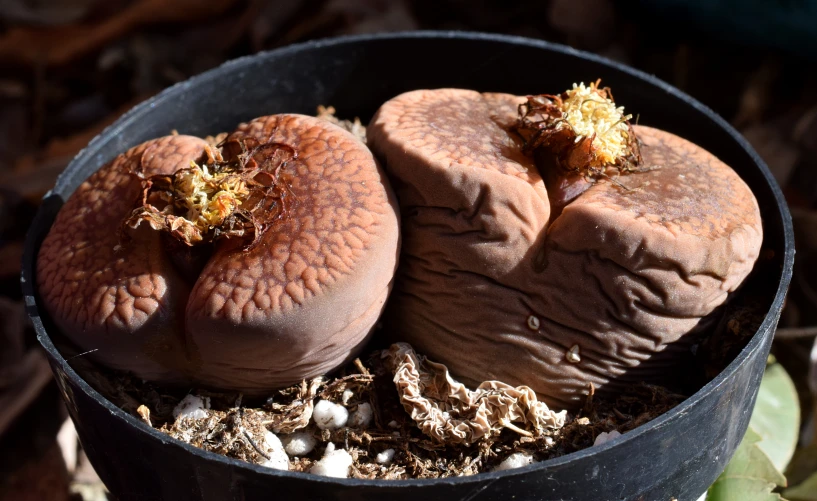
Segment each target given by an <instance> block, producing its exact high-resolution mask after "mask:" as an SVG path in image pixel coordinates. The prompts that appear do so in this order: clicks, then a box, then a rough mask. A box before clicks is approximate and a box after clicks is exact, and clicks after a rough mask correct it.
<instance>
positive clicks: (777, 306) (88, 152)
mask: <svg viewBox="0 0 817 501" xmlns="http://www.w3.org/2000/svg"><path fill="white" fill-rule="evenodd" d="M434 38H437V39H459V40H477V41H494V42H503V43H509V44H514V45H524V46H528V47H533V48H538V49H545V50H548V51H551V52H558V53H562V54H565V55H568V56H574V57H578V58H581V59H584V60H588V61H592V62H595V63H597V64H600V65H602V66H605V67H608V68H610V69H613V70H617V71H620V72H623V73H626V74H628V75H630V76H632V77H635V78H636V79H640V80H642V81H645V82H646V83H649V84H651V85H653V86H655V87H657V88H659V89H661V90H663V91H664V92H666V93H667V94H671V95H672V96H674V97H676V98H678V99H680V100H681V101H683V102H684V103H686V104H688V105H689V106H691V107H693V108H695V109H696V110H697V111H699V112H701V113H702V114H703V115H705V116H706V117H707V118H709V119H710V120H712V121H714V122H715V123H716V124H717V125H718V126H719V127H720V128H722V129H723V130H725V131H726V132H727V133H728V134H729V136H731V138H732V139H733V140H734V141H736V142H737V143H738V145H739V146H740V147H741V148H743V149H744V150H745V151H746V152H747V153H748V154H749V156H750V157H751V158H752V160H753V161H754V162H755V164H756V165H757V166H758V167H759V169H760V172H761V174H762V175H763V178H764V179H765V180H766V183H767V184H768V185H769V187H770V188H771V191H772V193H773V196H774V201H775V203H776V206H777V210H778V211H779V212H780V215H781V218H782V227H783V233H784V242H783V243H784V256H783V269H782V276H781V280H780V283H779V284H778V288H777V291H776V293H775V296H774V300H773V301H772V304H771V308H770V310H769V312H768V313H767V314H766V316H765V318H764V320H763V322H762V323H761V325H760V327H758V329H757V331H756V332H755V334H754V335H753V336H752V339H751V340H750V341H749V343H748V344H747V345H746V346H745V347H744V348H743V349H742V350H741V351H740V353H739V354H738V355H737V356H736V357H735V359H734V360H733V361H732V362H731V363H730V364H729V365H728V366H727V367H726V368H725V369H724V370H723V371H721V373H720V374H718V375H717V376H716V377H715V378H714V379H712V380H711V381H709V382H708V383H707V384H706V385H704V386H703V387H702V388H701V389H700V390H698V391H697V392H695V393H694V394H692V395H691V396H690V397H689V398H687V399H686V400H684V401H683V402H682V403H681V404H679V405H678V406H676V407H674V408H673V409H671V410H670V411H668V412H666V413H664V414H662V415H661V416H659V417H657V418H655V419H653V420H651V421H649V422H647V423H645V424H643V425H641V426H639V427H637V428H635V429H634V430H631V431H629V432H627V433H625V434H622V435H621V436H620V437H617V438H615V439H613V440H610V441H609V442H606V443H604V444H602V445H599V446H592V447H588V448H586V449H584V450H580V451H577V452H573V453H570V454H566V455H564V456H560V457H557V458H552V459H548V460H545V461H541V462H538V463H534V464H531V465H528V466H524V467H521V468H514V469H512V470H505V471H502V472H485V473H481V474H478V475H471V476H465V477H451V478H437V479H411V480H377V479H372V480H370V479H354V478H346V479H338V478H328V477H322V476H318V475H309V474H305V473H302V472H294V471H282V470H274V469H272V468H267V467H264V466H261V465H257V464H252V463H248V462H245V461H241V460H239V459H233V458H229V457H226V456H222V455H219V454H216V453H213V452H209V451H205V450H203V449H199V448H197V447H195V446H193V445H190V444H187V443H185V442H181V441H179V440H175V439H173V438H170V437H169V436H168V435H165V434H164V433H162V432H160V431H158V430H156V429H154V428H152V427H150V426H148V425H147V424H145V423H144V422H142V421H141V420H139V419H137V418H136V417H134V416H131V415H130V414H128V413H126V412H125V411H123V410H122V409H120V408H119V407H117V406H115V405H114V404H113V403H111V402H110V401H109V400H108V399H107V398H105V397H104V396H103V395H102V394H100V393H99V392H97V391H96V390H95V389H94V388H92V387H91V386H90V385H89V384H88V383H87V382H86V381H85V380H84V379H83V378H82V377H81V376H80V375H79V374H78V373H77V372H76V371H74V369H73V368H72V367H71V366H70V365H69V364H68V360H66V359H65V357H63V356H62V354H60V352H59V351H58V350H57V348H56V347H55V346H54V343H53V342H52V341H51V338H50V337H49V336H48V334H47V333H46V332H45V327H44V325H43V323H42V320H41V319H40V316H39V312H38V309H37V305H36V301H35V299H34V298H35V293H34V287H35V285H34V282H33V278H34V277H33V272H34V265H35V262H36V260H35V258H34V256H35V251H36V250H37V249H35V247H36V242H35V240H36V239H35V237H34V235H33V232H31V231H29V233H28V235H27V238H26V244H25V253H24V255H23V271H22V275H21V284H22V288H23V294H24V297H25V302H26V309H27V310H28V313H29V316H30V318H31V320H32V323H33V324H34V328H35V330H36V331H37V340H38V341H39V343H40V344H41V345H42V346H43V348H44V349H45V350H46V352H47V353H48V355H49V356H50V358H51V360H52V364H56V365H57V366H59V368H60V370H62V371H64V372H65V374H67V376H68V377H69V378H70V379H72V380H73V381H72V382H73V383H75V384H76V385H77V386H78V387H79V388H80V389H81V390H82V391H83V392H85V393H86V394H88V395H89V396H91V397H92V398H93V399H94V400H96V401H97V402H99V403H100V404H101V405H102V406H103V407H104V408H105V409H106V410H108V411H109V412H110V413H111V414H112V415H113V416H114V417H115V418H116V419H122V420H125V421H126V422H127V423H128V424H130V425H131V426H134V427H136V428H137V429H139V430H141V431H142V432H144V433H145V434H147V435H148V436H149V437H151V438H152V439H157V440H159V441H160V442H162V443H163V445H170V446H174V447H181V448H182V449H184V450H186V451H187V452H189V453H191V454H193V455H196V456H198V457H199V458H201V459H205V460H213V461H220V462H224V463H227V464H229V465H230V466H233V467H237V468H246V469H249V470H252V471H254V472H256V473H261V474H265V475H269V476H272V477H280V478H291V479H298V480H304V479H306V478H308V479H309V480H310V481H314V482H318V483H325V484H327V485H333V484H334V485H339V486H343V487H359V486H364V485H365V486H366V487H367V488H373V487H375V488H376V487H387V486H388V487H416V486H431V485H463V484H469V483H475V484H476V483H481V482H483V481H484V480H495V479H498V478H505V477H513V476H517V475H519V476H521V475H526V474H528V473H532V472H534V471H540V470H541V471H544V470H547V469H551V468H555V467H559V466H561V465H564V464H567V463H570V462H572V461H576V460H584V459H588V458H592V457H593V456H595V455H597V454H600V453H602V452H604V451H606V450H608V449H610V448H612V447H616V446H617V445H619V444H622V443H624V442H626V441H630V440H636V439H637V438H638V437H639V436H641V435H643V434H644V433H646V432H647V431H648V430H649V429H651V428H657V427H664V426H667V425H669V424H670V423H671V422H672V421H674V420H676V419H678V418H679V417H680V416H682V415H684V414H686V413H687V412H688V410H689V409H690V408H691V407H692V406H694V405H697V403H698V402H699V401H701V400H702V399H703V398H704V397H706V396H707V395H709V394H711V393H713V392H715V391H716V390H717V389H718V388H719V387H720V386H721V385H722V384H723V383H724V381H726V380H727V379H728V378H729V377H730V376H732V374H734V373H735V371H736V370H737V369H738V367H739V366H740V364H741V362H742V361H743V360H745V359H746V358H748V357H749V355H750V354H751V353H753V352H755V351H756V350H759V349H761V346H762V344H763V342H764V338H765V335H764V333H766V332H771V331H772V330H773V329H775V328H776V319H777V315H774V312H775V311H779V310H781V309H782V307H783V301H784V299H785V295H786V291H787V289H788V286H789V282H790V281H791V278H792V267H793V264H794V237H793V226H792V220H791V215H790V213H789V209H788V206H787V205H786V203H785V199H784V197H783V193H782V191H781V189H780V187H779V186H778V184H777V182H776V180H775V179H774V177H773V176H772V174H771V172H770V171H769V169H768V167H767V166H766V164H765V163H764V162H763V160H762V159H761V158H760V157H759V156H758V154H757V153H756V152H755V151H754V149H753V148H752V147H751V146H750V145H749V143H748V141H746V139H744V138H743V136H742V135H740V133H739V132H737V130H735V129H734V128H733V127H732V126H731V125H730V124H729V123H728V122H727V121H726V120H724V119H723V118H722V117H720V116H719V115H718V114H716V113H715V112H714V111H712V110H711V109H710V108H708V107H707V106H705V105H703V104H702V103H700V102H698V101H697V100H695V99H693V98H692V97H691V96H689V95H687V94H685V93H684V92H682V91H680V90H678V89H676V88H675V87H673V86H671V85H669V84H668V83H666V82H664V81H662V80H660V79H658V78H657V77H655V76H653V75H650V74H647V73H644V72H642V71H640V70H637V69H634V68H631V67H629V66H627V65H624V64H622V63H618V62H616V61H612V60H610V59H607V58H605V57H602V56H599V55H596V54H593V53H590V52H585V51H581V50H577V49H574V48H572V47H569V46H566V45H562V44H557V43H553V42H548V41H544V40H536V39H532V38H526V37H520V36H513V35H503V34H492V33H481V32H471V31H437V30H421V31H404V32H394V33H378V34H363V35H347V36H340V37H332V38H324V39H318V40H311V41H307V42H302V43H298V44H293V45H288V46H285V47H281V48H278V49H275V50H270V51H262V52H258V53H256V54H252V55H247V56H242V57H240V58H237V59H233V60H230V61H227V62H225V63H223V64H221V65H220V66H218V67H216V68H213V69H211V70H208V71H206V72H204V73H201V74H199V75H195V76H193V77H191V78H189V79H187V80H185V81H183V82H179V83H177V84H175V85H173V86H171V87H168V88H167V89H165V90H163V91H162V92H160V93H159V94H157V95H155V96H153V97H152V98H150V99H147V100H145V101H143V102H141V103H140V104H138V105H136V106H135V107H134V108H132V109H131V110H130V111H128V112H126V113H125V114H124V115H122V116H121V117H120V118H119V119H117V120H116V122H114V123H113V124H112V125H110V126H108V127H106V128H105V129H104V130H103V131H102V132H101V133H100V134H98V135H97V136H96V137H94V139H92V140H91V141H90V143H88V145H87V146H86V147H85V148H84V149H83V150H81V151H80V152H79V153H78V154H77V156H76V157H74V159H73V160H72V161H71V163H70V164H69V165H68V166H67V167H66V169H65V171H63V173H61V174H60V176H59V177H58V178H57V182H56V185H55V187H58V186H60V184H62V183H61V181H63V179H65V178H66V177H67V175H68V174H67V173H68V172H70V170H71V167H73V166H74V165H76V164H79V163H83V162H87V161H90V160H91V158H92V157H93V156H94V155H95V153H96V148H95V146H96V145H97V143H99V142H100V141H101V140H102V138H103V137H108V136H111V135H117V134H118V133H119V132H120V131H121V130H122V129H124V128H125V127H127V126H128V125H130V124H131V123H133V122H134V121H138V120H139V119H141V117H142V115H143V114H145V113H146V112H148V111H149V110H150V109H152V108H154V107H156V106H159V105H161V104H163V102H164V101H166V100H168V99H172V97H173V96H174V95H175V94H177V93H179V92H183V91H184V89H186V88H187V87H190V86H192V85H194V84H201V83H202V82H206V81H208V80H210V79H212V78H215V77H217V76H218V73H220V72H221V71H224V70H238V69H240V68H241V67H242V66H245V65H248V64H251V63H252V62H253V61H255V60H258V59H264V58H267V57H270V56H273V55H281V54H287V53H290V52H298V51H302V50H306V49H315V48H321V47H328V46H337V45H344V44H352V43H358V42H365V41H379V40H394V39H434ZM52 192H53V189H52V190H49V192H48V193H46V195H45V197H44V198H43V206H45V205H46V201H47V200H48V199H49V198H50V197H51V196H54V195H53V194H52ZM45 217H48V216H46V215H45V214H44V211H43V209H42V208H41V209H40V210H38V212H37V215H36V217H35V220H34V221H35V223H36V222H37V221H39V220H40V219H42V218H45ZM770 335H773V333H772V334H770ZM480 490H482V488H481V489H480Z"/></svg>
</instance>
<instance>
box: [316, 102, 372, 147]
mask: <svg viewBox="0 0 817 501" xmlns="http://www.w3.org/2000/svg"><path fill="white" fill-rule="evenodd" d="M316 116H317V117H318V118H320V119H322V120H326V121H327V122H330V123H333V124H335V125H337V126H338V127H340V128H341V129H343V130H346V131H349V132H351V133H352V134H353V135H354V136H355V137H356V138H358V139H360V141H361V142H362V143H364V144H365V143H366V126H365V125H363V124H362V123H360V118H358V117H355V119H354V120H341V119H339V118H337V117H336V116H335V108H334V107H333V106H318V114H317V115H316Z"/></svg>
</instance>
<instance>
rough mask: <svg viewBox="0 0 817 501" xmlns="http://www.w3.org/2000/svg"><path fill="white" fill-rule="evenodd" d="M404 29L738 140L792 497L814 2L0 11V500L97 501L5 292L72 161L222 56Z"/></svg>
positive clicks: (118, 2) (809, 334)
mask: <svg viewBox="0 0 817 501" xmlns="http://www.w3.org/2000/svg"><path fill="white" fill-rule="evenodd" d="M508 5H511V6H510V7H509V6H508ZM416 29H434V30H470V31H485V32H494V33H507V34H513V35H520V36H526V37H532V38H537V39H543V40H549V41H553V42H558V43H563V44H567V45H570V46H572V47H575V48H578V49H582V50H587V51H591V52H595V53H598V54H601V55H603V56H605V57H608V58H611V59H614V60H617V61H620V62H623V63H626V64H629V65H631V66H634V67H636V68H639V69H641V70H643V71H646V72H648V73H652V74H655V75H656V76H658V77H659V78H661V79H663V80H665V81H667V82H669V83H670V84H672V85H674V86H676V87H678V88H680V89H682V90H683V91H685V92H687V93H689V94H691V95H692V96H693V97H695V98H697V99H698V100H700V101H702V102H703V103H705V104H706V105H707V106H709V107H711V108H712V109H714V110H715V111H716V112H717V113H719V114H720V115H721V116H723V117H724V118H725V119H726V120H727V121H729V122H731V123H732V125H734V126H735V127H736V128H737V129H738V130H740V131H741V132H742V133H743V134H744V136H745V137H746V138H747V139H748V140H749V142H750V143H751V144H752V145H753V146H754V148H755V149H756V150H757V151H758V153H759V154H760V156H761V157H763V159H764V160H765V161H766V163H767V164H768V166H769V168H770V169H771V171H772V173H773V174H774V176H775V177H776V179H777V181H778V183H779V184H780V185H781V187H782V188H783V191H784V193H785V196H786V198H787V200H788V202H789V204H790V207H791V209H792V213H793V216H794V221H795V227H796V234H797V265H796V266H797V268H796V272H795V277H794V280H793V282H792V289H791V293H790V295H789V300H788V302H787V305H786V308H785V310H784V312H783V318H782V321H781V329H780V330H779V331H778V334H777V336H776V340H775V345H774V348H773V352H774V354H775V356H776V357H777V359H778V360H779V361H780V362H781V363H782V364H783V365H784V366H785V368H786V370H787V371H788V372H789V374H790V375H791V376H792V378H793V380H794V382H795V386H796V387H797V390H798V394H799V397H800V404H801V409H802V419H801V422H802V423H803V428H802V430H801V435H800V443H799V448H798V452H797V455H796V456H795V460H794V461H793V462H792V466H790V471H789V472H788V476H789V481H790V485H792V484H796V483H798V482H799V481H801V480H802V479H804V478H806V477H807V476H808V475H809V474H811V473H812V472H814V471H817V440H816V439H815V432H814V420H815V407H816V406H815V401H816V400H817V399H816V398H815V395H817V344H815V335H817V1H815V0H745V1H740V0H688V1H682V0H655V1H649V2H648V1H646V0H644V1H625V2H613V1H612V0H551V1H546V0H538V1H520V2H507V1H502V0H496V1H489V0H416V1H411V0H285V1H261V0H210V1H201V0H52V1H49V0H0V499H3V500H5V499H9V500H45V501H50V500H68V499H72V500H85V501H88V500H104V499H107V498H106V495H105V491H104V488H103V486H102V485H101V484H100V483H99V480H98V478H96V476H95V474H94V472H93V469H92V468H91V467H90V465H89V464H88V463H87V460H86V459H85V458H84V456H83V455H82V452H81V450H80V449H79V447H78V444H77V441H76V437H75V435H74V434H73V429H72V427H71V425H70V422H69V421H66V413H65V411H64V409H63V408H62V404H61V403H60V398H59V394H58V392H57V390H56V387H55V386H54V384H53V383H52V382H51V373H50V370H49V369H48V365H47V363H46V362H45V359H44V357H43V356H42V355H41V354H40V353H39V351H38V350H37V347H36V340H35V339H34V336H33V331H32V330H31V329H30V327H29V326H28V324H27V320H26V319H25V315H24V310H23V305H22V302H21V292H20V286H19V272H20V260H21V256H22V252H23V240H24V236H25V231H26V228H27V227H28V224H29V223H30V221H31V219H32V217H33V215H34V213H35V211H36V209H37V205H38V203H39V200H40V199H41V197H42V196H43V195H44V194H45V192H46V191H47V190H48V189H49V188H50V187H51V186H53V184H54V181H55V179H56V177H57V175H58V174H59V173H60V172H61V171H62V170H63V169H64V168H65V166H66V165H67V164H68V162H69V161H70V160H71V158H72V157H73V156H74V155H76V154H77V152H79V151H80V150H81V149H82V148H83V147H84V146H85V145H86V144H87V143H88V142H89V141H90V139H91V138H93V137H94V136H95V135H97V134H98V133H99V132H101V131H102V129H103V128H104V127H106V126H107V125H109V124H111V123H112V122H113V121H114V120H116V119H117V118H118V117H119V116H120V115H121V114H122V113H124V112H125V111H127V110H128V109H130V108H131V107H132V106H134V105H135V104H137V103H139V102H140V101H142V100H144V99H146V98H148V97H150V96H151V95H153V94H155V93H157V92H159V91H161V90H162V89H164V88H165V87H167V86H169V85H172V84H174V83H176V82H180V81H182V80H185V79H186V78H188V77H190V76H192V75H195V74H198V73H201V72H203V71H206V70H208V69H211V68H214V67H216V66H218V65H219V64H221V63H223V62H224V61H227V60H229V59H233V58H236V57H239V56H243V55H246V54H253V53H256V52H258V51H262V50H270V49H275V48H276V47H281V46H283V45H287V44H291V43H297V42H303V41H306V40H311V39H316V38H323V37H330V36H337V35H347V34H360V33H375V32H390V31H403V30H416ZM542 91H543V92H556V91H558V89H542ZM328 104H331V103H328ZM622 104H625V105H626V103H622ZM815 499H817V498H815Z"/></svg>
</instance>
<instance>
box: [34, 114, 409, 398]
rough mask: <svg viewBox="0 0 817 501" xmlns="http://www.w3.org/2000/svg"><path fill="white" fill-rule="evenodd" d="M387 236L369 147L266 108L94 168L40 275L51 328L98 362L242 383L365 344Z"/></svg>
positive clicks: (391, 245) (334, 358)
mask: <svg viewBox="0 0 817 501" xmlns="http://www.w3.org/2000/svg"><path fill="white" fill-rule="evenodd" d="M157 230H158V231H157ZM398 245H399V235H398V217H397V212H396V202H395V201H394V196H393V194H392V192H391V188H390V187H389V185H388V182H387V181H386V179H385V177H384V176H383V174H382V172H381V170H380V168H379V166H378V164H377V162H376V161H375V159H374V158H373V156H372V154H371V152H370V151H369V150H368V149H367V148H366V146H365V145H364V144H363V143H361V142H360V141H359V140H358V139H356V138H355V137H354V136H353V135H352V134H350V133H348V132H346V131H344V130H342V129H341V128H339V127H337V126H335V125H333V124H331V123H328V122H326V121H324V120H319V119H316V118H312V117H306V116H302V115H274V116H268V117H262V118H258V119H256V120H253V121H251V122H249V123H246V124H242V125H240V126H239V127H238V129H237V130H236V131H235V132H233V133H232V134H231V135H229V137H228V138H227V140H226V141H225V143H224V146H223V148H221V149H217V148H214V147H210V146H208V145H207V143H205V142H204V141H203V140H201V139H198V138H194V137H189V136H170V137H165V138H160V139H156V140H152V141H148V142H147V143H144V144H142V145H139V146H137V147H135V148H132V149H130V150H128V151H127V152H126V153H124V154H122V155H120V156H118V157H117V158H116V159H115V160H113V161H112V162H110V163H109V164H107V165H105V166H104V167H102V168H101V169H100V170H99V171H98V172H96V173H95V174H94V175H92V176H91V177H90V178H89V179H88V180H87V181H85V182H84V183H83V184H82V185H81V186H80V187H79V188H78V189H77V190H76V192H74V194H73V195H72V196H71V197H70V198H69V200H68V201H67V202H66V203H65V205H64V206H63V208H62V209H61V211H60V213H59V214H58V216H57V219H56V221H55V222H54V225H53V227H52V229H51V231H50V232H49V234H48V235H47V237H46V239H45V241H44V242H43V245H42V248H41V250H40V253H39V256H38V262H37V282H38V287H39V291H40V294H41V296H42V300H43V304H44V305H45V307H46V310H47V311H48V313H49V315H50V317H51V318H52V319H53V321H54V322H55V323H56V325H57V326H58V327H59V329H60V330H61V331H62V332H63V333H64V334H65V335H66V336H67V337H68V338H69V339H70V340H72V341H73V342H74V343H76V344H77V345H78V346H79V347H80V348H81V349H82V350H88V351H91V350H93V352H92V353H91V354H90V355H91V356H94V357H95V358H96V359H97V360H99V361H100V362H102V363H103V364H105V365H108V366H110V367H113V368H115V369H121V370H127V371H131V372H133V373H134V374H136V375H137V376H139V377H141V378H144V379H149V380H153V381H162V382H181V381H185V382H186V381H192V382H195V383H198V384H202V385H206V386H211V387H217V388H222V389H231V390H239V391H244V392H248V393H253V392H259V391H263V390H266V389H270V388H277V387H282V386H286V385H290V384H292V383H295V382H299V381H301V380H302V379H304V378H310V377H313V376H316V375H319V374H324V373H326V372H329V371H331V370H332V369H334V368H335V367H337V366H339V365H340V364H342V363H343V362H345V361H347V360H348V359H349V358H350V357H351V356H352V355H353V354H354V353H355V352H356V351H357V350H358V349H359V348H360V347H362V345H363V344H364V343H365V341H366V340H367V338H368V336H369V334H370V333H371V331H372V329H373V326H374V324H375V321H376V320H377V318H378V317H379V315H380V313H381V310H382V309H383V305H384V304H385V301H386V297H387V295H388V293H389V290H390V287H391V282H392V278H393V274H394V270H395V267H396V263H397V254H398Z"/></svg>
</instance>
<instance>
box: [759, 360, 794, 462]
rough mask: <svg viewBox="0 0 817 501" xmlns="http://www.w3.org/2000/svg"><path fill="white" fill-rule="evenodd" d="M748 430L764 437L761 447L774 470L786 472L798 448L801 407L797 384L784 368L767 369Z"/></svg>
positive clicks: (773, 367)
mask: <svg viewBox="0 0 817 501" xmlns="http://www.w3.org/2000/svg"><path fill="white" fill-rule="evenodd" d="M749 428H751V429H752V430H754V431H755V432H757V434H758V435H760V437H761V438H762V441H761V442H760V443H759V444H758V447H760V449H761V450H762V451H763V452H765V453H766V455H767V456H769V459H771V461H772V463H773V464H774V466H775V468H777V469H778V470H779V471H784V470H785V469H786V465H787V464H789V461H790V460H791V457H792V455H793V454H794V449H795V448H796V447H797V436H798V434H799V432H800V405H799V401H798V400H797V390H796V389H795V388H794V383H793V382H792V380H791V378H790V377H789V375H788V374H787V373H786V370H785V369H784V368H783V366H782V365H780V364H772V365H769V366H768V367H766V373H765V374H764V375H763V380H762V381H761V383H760V391H759V392H758V394H757V404H755V409H754V412H753V413H752V419H751V421H749Z"/></svg>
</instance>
